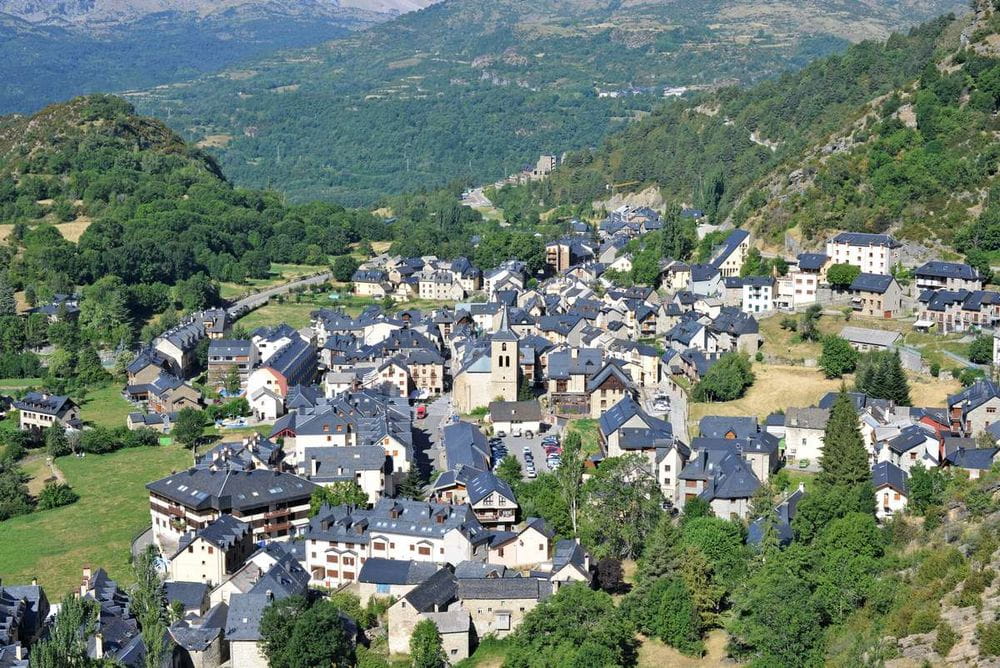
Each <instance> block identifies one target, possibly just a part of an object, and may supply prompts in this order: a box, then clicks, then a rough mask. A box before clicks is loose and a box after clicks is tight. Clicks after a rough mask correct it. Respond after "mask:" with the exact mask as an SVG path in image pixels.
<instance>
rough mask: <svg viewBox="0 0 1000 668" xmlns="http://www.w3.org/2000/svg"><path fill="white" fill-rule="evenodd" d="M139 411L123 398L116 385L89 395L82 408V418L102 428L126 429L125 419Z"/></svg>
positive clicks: (107, 386)
mask: <svg viewBox="0 0 1000 668" xmlns="http://www.w3.org/2000/svg"><path fill="white" fill-rule="evenodd" d="M134 410H137V409H136V408H134V407H133V406H132V404H130V403H129V402H127V401H125V399H124V398H122V392H121V388H120V387H119V386H118V385H117V384H114V383H111V384H109V385H106V386H105V387H102V388H101V389H99V390H92V391H90V392H88V393H87V399H86V400H85V401H84V402H83V405H82V406H81V407H80V417H81V419H82V420H83V421H84V422H89V423H91V424H95V425H100V426H102V427H124V426H125V418H126V417H127V416H128V414H129V413H131V412H132V411H134Z"/></svg>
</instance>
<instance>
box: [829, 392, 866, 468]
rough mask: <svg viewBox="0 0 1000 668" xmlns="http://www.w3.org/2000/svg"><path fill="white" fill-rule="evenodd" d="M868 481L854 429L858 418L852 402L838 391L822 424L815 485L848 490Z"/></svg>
mask: <svg viewBox="0 0 1000 668" xmlns="http://www.w3.org/2000/svg"><path fill="white" fill-rule="evenodd" d="M870 479H871V469H870V468H869V466H868V452H867V451H866V450H865V443H864V439H863V438H862V437H861V429H860V428H859V426H858V414H857V411H855V409H854V402H853V401H851V398H850V397H849V396H848V395H847V391H846V390H845V389H844V388H843V387H841V389H840V395H839V396H838V397H837V400H836V401H835V402H834V404H833V408H832V409H831V410H830V419H829V421H828V422H827V423H826V432H825V434H824V437H823V456H822V457H820V473H819V476H818V477H817V482H819V483H820V484H822V485H827V486H830V487H834V486H845V487H849V486H853V485H858V484H862V483H867V482H869V481H870Z"/></svg>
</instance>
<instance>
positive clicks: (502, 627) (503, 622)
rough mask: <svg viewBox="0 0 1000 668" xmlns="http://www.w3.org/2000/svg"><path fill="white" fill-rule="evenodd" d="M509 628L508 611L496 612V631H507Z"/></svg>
mask: <svg viewBox="0 0 1000 668" xmlns="http://www.w3.org/2000/svg"><path fill="white" fill-rule="evenodd" d="M509 630H510V613H509V612H498V613H497V631H509Z"/></svg>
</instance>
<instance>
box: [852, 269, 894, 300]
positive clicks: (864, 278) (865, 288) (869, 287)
mask: <svg viewBox="0 0 1000 668" xmlns="http://www.w3.org/2000/svg"><path fill="white" fill-rule="evenodd" d="M894 280H895V279H894V278H893V277H892V276H888V275H886V274H858V277H857V278H855V279H854V282H853V283H851V287H850V290H851V291H855V292H874V293H876V294H880V295H881V294H885V291H886V290H888V289H889V286H890V285H892V282H893V281H894Z"/></svg>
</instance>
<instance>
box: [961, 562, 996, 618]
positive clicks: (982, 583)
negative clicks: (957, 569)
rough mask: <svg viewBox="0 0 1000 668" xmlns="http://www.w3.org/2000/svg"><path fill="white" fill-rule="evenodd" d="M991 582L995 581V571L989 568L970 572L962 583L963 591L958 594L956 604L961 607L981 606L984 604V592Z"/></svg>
mask: <svg viewBox="0 0 1000 668" xmlns="http://www.w3.org/2000/svg"><path fill="white" fill-rule="evenodd" d="M991 582H993V571H992V570H990V569H988V568H984V569H982V570H976V571H972V572H970V573H969V574H968V575H967V576H966V578H965V582H964V583H963V584H962V591H961V592H959V594H958V600H957V601H956V602H955V603H956V605H958V607H960V608H969V607H973V606H975V607H976V608H981V607H982V605H983V599H982V594H983V592H984V591H986V587H988V586H989V584H990V583H991Z"/></svg>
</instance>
